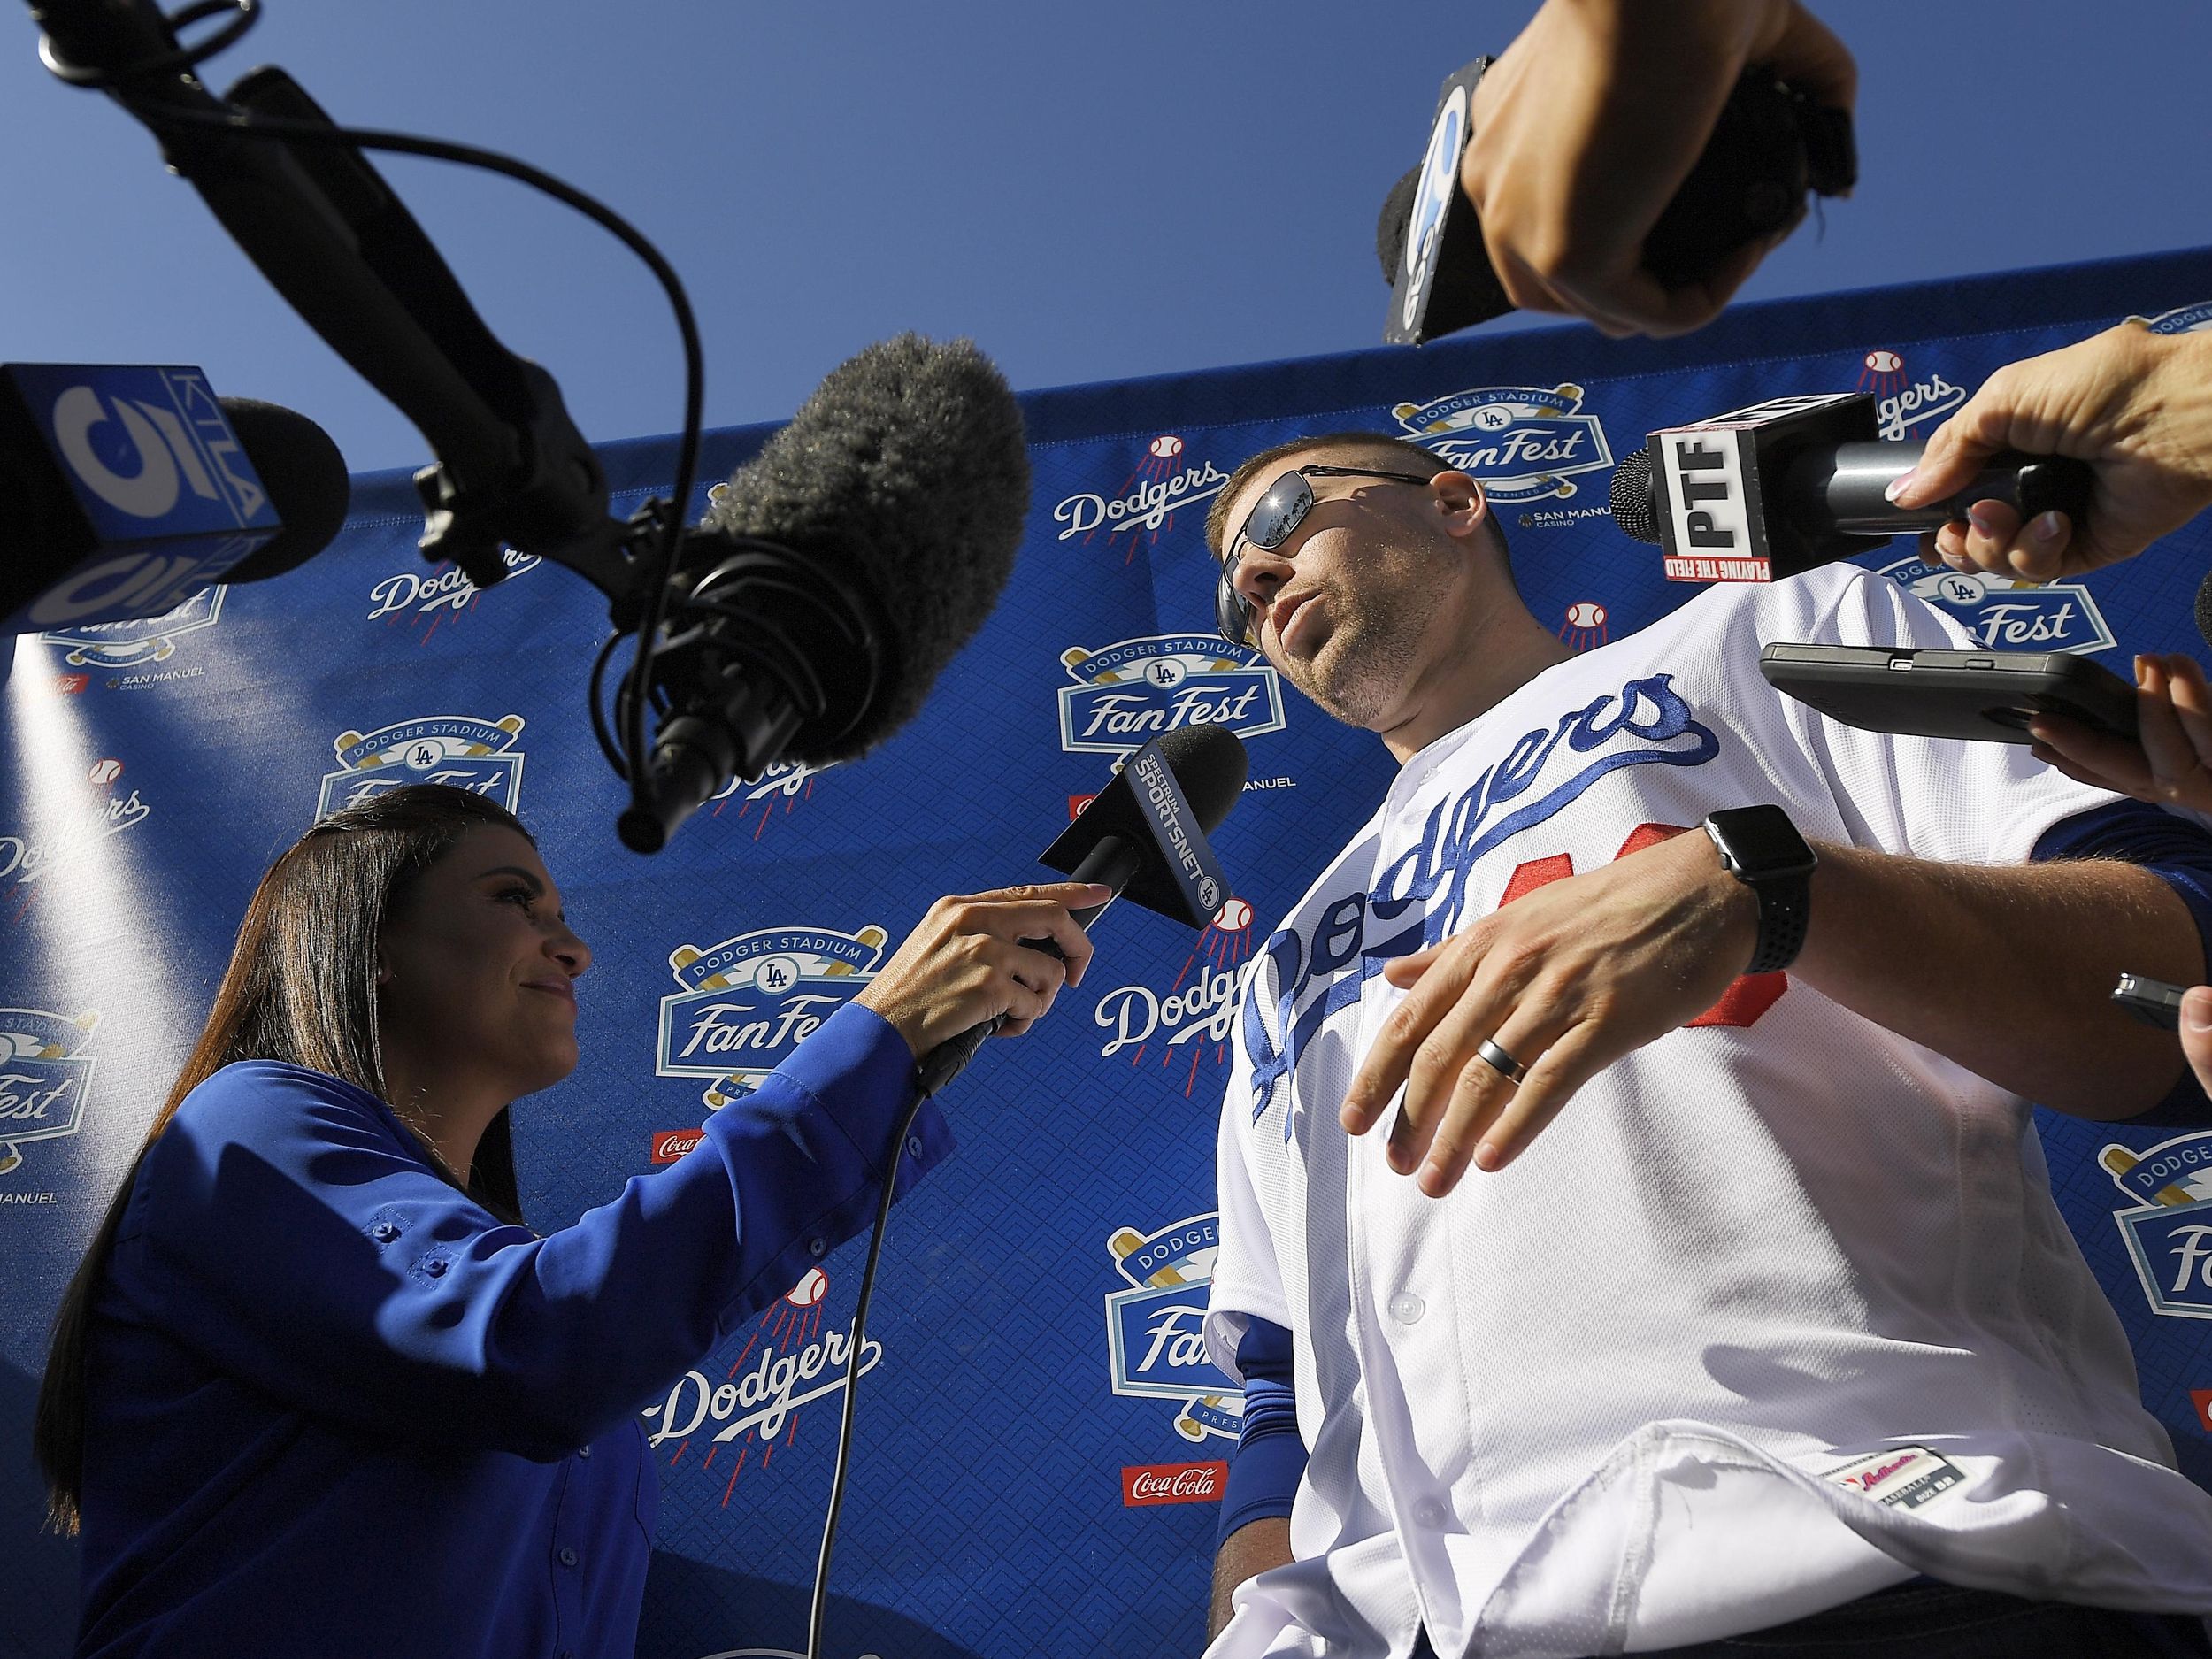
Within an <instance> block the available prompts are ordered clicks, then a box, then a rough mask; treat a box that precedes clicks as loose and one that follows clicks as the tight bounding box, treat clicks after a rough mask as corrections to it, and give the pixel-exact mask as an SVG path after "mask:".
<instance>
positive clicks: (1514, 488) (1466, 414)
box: [1390, 383, 1613, 502]
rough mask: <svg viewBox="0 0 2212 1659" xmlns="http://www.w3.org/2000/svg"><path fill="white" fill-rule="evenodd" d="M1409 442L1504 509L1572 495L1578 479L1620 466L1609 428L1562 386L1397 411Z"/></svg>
mask: <svg viewBox="0 0 2212 1659" xmlns="http://www.w3.org/2000/svg"><path fill="white" fill-rule="evenodd" d="M1390 412H1391V413H1392V414H1394V415H1395V416H1396V417H1397V418H1398V424H1399V425H1400V426H1402V427H1404V428H1405V432H1406V435H1407V436H1408V437H1409V438H1411V439H1412V440H1413V441H1414V442H1416V443H1418V444H1420V445H1421V446H1422V447H1423V448H1425V449H1433V450H1435V451H1436V453H1437V454H1438V455H1440V456H1441V457H1443V458H1444V459H1445V460H1446V461H1448V462H1449V463H1450V464H1451V465H1453V466H1455V467H1457V468H1458V469H1459V470H1460V471H1461V472H1464V473H1466V474H1467V475H1468V476H1469V477H1471V478H1472V479H1473V480H1475V481H1476V482H1477V483H1479V484H1480V485H1481V486H1482V488H1483V490H1484V492H1485V493H1486V495H1489V497H1490V499H1491V500H1493V501H1497V502H1507V501H1533V500H1536V499H1538V498H1539V497H1540V496H1545V495H1573V494H1574V493H1575V490H1576V485H1575V482H1574V480H1575V476H1576V475H1577V474H1578V473H1581V472H1601V471H1602V470H1604V469H1605V468H1607V467H1609V466H1611V465H1613V452H1612V450H1610V449H1608V448H1607V447H1606V443H1605V428H1604V427H1603V426H1601V425H1600V424H1599V423H1598V418H1597V417H1596V416H1595V415H1592V414H1585V413H1583V412H1582V388H1580V387H1579V386H1575V385H1572V384H1569V383H1562V384H1560V385H1558V386H1555V387H1552V388H1548V389H1547V388H1543V387H1540V386H1488V387H1483V388H1479V389H1477V390H1474V391H1468V392H1454V393H1453V394H1452V395H1451V396H1449V397H1440V398H1438V399H1436V400H1435V401H1434V402H1433V403H1400V404H1399V405H1398V406H1397V407H1396V408H1394V409H1393V410H1392V411H1390Z"/></svg>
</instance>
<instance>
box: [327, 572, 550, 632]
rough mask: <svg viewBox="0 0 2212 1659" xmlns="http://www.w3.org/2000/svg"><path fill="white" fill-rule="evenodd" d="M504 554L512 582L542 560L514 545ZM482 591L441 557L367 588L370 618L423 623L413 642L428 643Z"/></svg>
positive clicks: (473, 604) (393, 622)
mask: <svg viewBox="0 0 2212 1659" xmlns="http://www.w3.org/2000/svg"><path fill="white" fill-rule="evenodd" d="M503 557H504V558H505V560H506V563H507V578H508V580H513V579H514V578H516V577H518V576H519V575H521V574H522V573H523V572H526V571H533V570H535V569H536V568H537V567H538V565H540V564H541V562H542V561H541V560H540V559H539V557H538V556H537V555H536V554H534V553H518V552H517V551H516V550H515V549H513V548H509V549H506V551H505V553H504V555H503ZM483 591H484V590H483V589H482V588H479V587H478V586H477V585H476V584H475V583H474V582H472V581H471V580H469V579H468V577H467V576H466V575H465V574H464V573H463V572H462V570H461V567H460V566H459V565H453V564H449V563H447V562H445V561H442V560H441V561H440V562H439V563H438V564H435V565H426V566H425V567H424V568H423V569H421V570H419V571H401V572H397V573H396V574H395V575H391V576H387V577H386V578H385V579H384V580H382V581H380V582H379V583H377V584H376V586H375V587H373V588H370V589H369V620H370V621H372V622H374V621H377V620H379V619H380V618H381V619H382V621H383V623H384V626H386V627H392V626H396V625H397V624H399V623H401V622H405V623H407V624H408V625H409V626H410V627H413V626H418V625H420V624H423V623H425V622H426V623H427V625H428V626H424V627H423V628H422V632H421V634H419V636H418V638H417V639H416V641H415V642H416V643H417V644H418V645H424V644H427V643H429V641H430V636H431V635H432V634H435V633H436V632H437V631H438V625H439V624H440V623H441V622H445V621H449V620H451V619H452V618H456V617H458V616H460V615H462V614H463V613H464V612H466V611H472V610H474V609H475V608H476V596H477V595H479V594H480V593H482V592H483Z"/></svg>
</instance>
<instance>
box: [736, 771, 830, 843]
mask: <svg viewBox="0 0 2212 1659" xmlns="http://www.w3.org/2000/svg"><path fill="white" fill-rule="evenodd" d="M836 764H837V763H836V762H835V761H827V762H825V763H824V764H821V765H819V766H809V765H802V764H800V763H799V762H797V761H795V760H780V761H778V762H776V763H775V764H773V765H772V766H770V767H769V768H768V770H767V771H765V772H762V773H761V774H760V776H759V777H757V778H733V779H731V780H729V782H727V783H726V784H724V785H723V786H722V788H721V792H720V793H719V794H718V795H714V796H712V797H711V799H712V802H713V805H714V810H713V811H712V812H710V813H709V814H708V816H709V817H710V818H720V817H721V816H722V814H723V812H724V811H725V810H726V809H727V808H728V807H729V805H730V803H732V802H735V803H737V811H736V813H735V814H734V816H735V818H736V819H737V821H738V822H739V823H740V824H742V823H744V822H745V821H746V820H747V819H750V820H751V821H752V826H753V839H754V840H755V841H758V840H759V839H760V838H761V833H762V832H763V831H764V830H765V829H767V827H768V824H769V820H770V819H772V818H787V817H788V816H790V814H791V813H793V812H794V811H795V810H797V809H798V806H799V803H801V802H802V801H808V800H811V799H812V798H813V795H814V780H816V779H817V778H818V777H820V776H821V775H822V774H823V773H824V772H827V771H829V770H830V769H831V768H832V767H833V766H835V765H836Z"/></svg>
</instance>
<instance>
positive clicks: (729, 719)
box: [618, 334, 1029, 852]
mask: <svg viewBox="0 0 2212 1659" xmlns="http://www.w3.org/2000/svg"><path fill="white" fill-rule="evenodd" d="M1028 511H1029V453H1028V450H1027V448H1026V447H1025V442H1024V440H1023V433H1022V418H1021V409H1020V406H1019V405H1018V403H1016V402H1015V401H1014V395H1013V393H1012V392H1011V391H1010V389H1009V388H1008V387H1007V384H1006V381H1005V380H1004V378H1003V377H1002V375H1001V374H1000V373H999V372H998V371H997V369H995V367H993V366H992V365H991V363H990V360H989V359H988V358H987V357H984V356H983V354H982V353H981V352H979V351H978V350H977V349H976V348H975V346H974V344H973V343H972V342H969V341H965V340H961V341H955V342H952V343H950V344H949V345H937V344H933V343H932V342H929V341H927V340H925V339H923V338H922V337H921V336H920V335H919V334H902V335H900V336H899V337H898V338H896V339H895V340H888V341H884V342H880V343H879V344H876V345H873V346H871V347H869V348H868V349H866V350H864V351H863V352H861V353H860V354H859V355H858V356H857V357H853V358H851V359H850V360H849V361H848V362H846V363H844V364H842V365H840V366H839V367H838V368H837V369H835V370H834V371H833V372H832V373H831V374H830V375H829V376H828V378H827V379H826V380H824V381H823V382H822V384H821V386H820V387H819V388H817V390H816V391H815V393H814V395H813V396H811V397H810V398H809V399H808V400H807V401H806V403H804V404H803V406H802V407H801V408H800V410H799V412H798V413H797V414H796V415H795V417H793V419H792V421H791V424H790V425H788V426H786V427H784V428H783V429H782V430H781V431H780V432H779V433H777V434H775V435H774V436H773V437H772V438H771V439H770V440H769V441H768V444H767V447H766V448H765V449H763V450H762V451H761V452H760V454H759V455H758V456H757V457H755V458H754V459H753V460H751V461H749V462H748V463H747V464H746V465H744V466H742V467H741V468H739V469H738V471H737V472H736V473H735V474H734V475H733V477H732V478H731V479H730V480H729V482H728V483H727V484H726V485H724V486H722V487H721V488H719V489H718V491H717V492H716V499H715V502H714V504H713V506H712V507H711V508H710V510H709V511H708V513H707V516H706V518H705V520H704V521H703V525H702V526H701V529H700V530H699V531H698V532H695V533H694V534H693V535H692V536H691V538H690V539H689V541H687V543H686V548H685V552H684V554H683V556H682V565H681V566H680V569H679V570H678V571H677V572H676V573H675V575H674V577H673V578H672V588H671V603H670V611H669V616H668V620H667V622H666V625H665V634H666V637H665V639H664V642H663V643H661V644H660V645H659V646H658V648H657V651H656V654H655V656H654V658H653V670H652V673H653V681H654V683H653V685H652V686H651V687H649V695H652V697H653V699H654V701H655V703H657V704H663V705H664V706H666V707H667V708H668V710H669V714H668V717H667V718H665V719H664V721H663V723H662V725H661V727H660V730H659V733H658V735H657V739H656V741H655V742H654V745H653V752H652V756H651V758H650V760H649V764H648V766H647V770H646V776H645V778H644V779H643V780H642V782H643V784H644V788H643V790H642V791H641V798H640V802H639V803H638V804H635V805H633V806H632V807H631V808H630V809H629V810H627V811H626V812H625V813H624V814H623V815H622V818H621V820H620V823H619V826H618V827H619V829H620V832H621V835H622V840H623V842H624V844H625V845H626V846H628V847H629V848H631V849H633V850H634V851H637V852H654V851H657V850H658V849H660V848H661V846H663V845H664V843H665V842H666V841H667V839H668V837H669V836H670V835H671V834H672V833H674V830H675V828H676V826H678V825H679V824H680V823H681V822H682V821H683V820H684V819H685V818H687V817H688V816H689V815H690V814H691V813H692V812H693V811H695V810H697V808H698V806H699V804H700V803H702V802H703V801H706V800H707V799H709V798H710V796H712V795H715V794H716V793H717V792H718V791H719V790H720V789H721V788H722V787H724V786H725V785H726V784H727V783H728V782H729V780H731V778H733V776H744V777H748V778H757V777H758V776H759V775H760V774H761V773H762V772H764V771H765V770H766V769H767V768H768V767H769V766H770V765H772V764H774V763H775V762H776V761H778V760H782V759H789V760H795V761H798V762H801V763H803V764H810V765H826V764H830V763H831V762H833V761H840V760H849V759H851V758H853V757H856V756H858V755H861V754H864V753H865V752H866V751H867V750H868V749H872V748H873V747H874V746H875V745H876V744H878V743H879V742H881V741H883V740H884V739H885V738H887V737H888V736H889V735H890V734H891V733H892V732H893V731H895V730H896V729H897V728H898V727H899V726H902V725H903V724H904V723H905V722H906V721H907V720H909V719H910V718H912V717H913V715H914V714H915V712H916V711H917V710H919V709H920V707H921V705H922V702H923V700H924V699H925V698H926V696H927V695H929V690H930V687H932V686H933V684H934V683H935V682H936V679H937V675H938V672H939V671H940V670H941V669H942V668H943V667H944V665H945V664H946V663H947V662H948V661H949V660H950V658H951V657H952V655H953V653H954V652H955V651H956V650H958V649H960V647H961V646H962V645H963V644H964V643H966V641H967V640H968V638H969V637H970V636H971V635H972V634H974V632H975V631H976V629H977V628H978V627H979V626H981V625H982V622H983V619H984V618H985V617H986V616H987V615H988V614H989V612H990V610H991V607H992V605H993V604H994V603H995V602H996V600H997V598H998V595H999V591H1000V589H1001V588H1003V587H1004V586H1005V585H1006V578H1007V575H1008V573H1009V572H1010V571H1011V569H1012V567H1013V560H1014V553H1015V549H1017V548H1018V547H1019V546H1020V543H1021V537H1022V526H1023V521H1024V520H1025V518H1027V516H1028Z"/></svg>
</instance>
